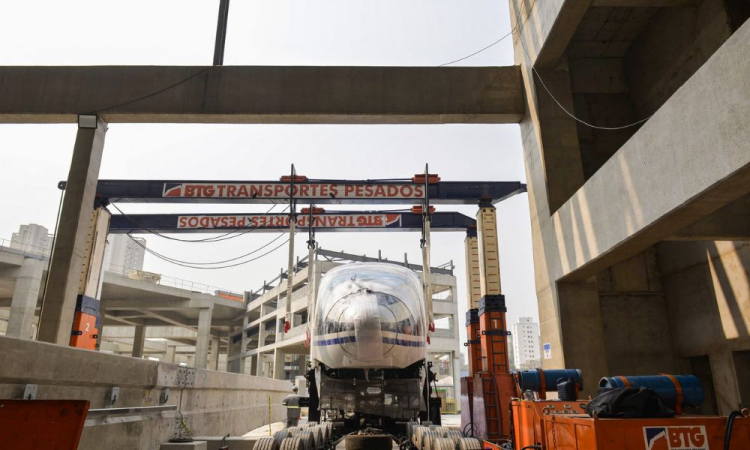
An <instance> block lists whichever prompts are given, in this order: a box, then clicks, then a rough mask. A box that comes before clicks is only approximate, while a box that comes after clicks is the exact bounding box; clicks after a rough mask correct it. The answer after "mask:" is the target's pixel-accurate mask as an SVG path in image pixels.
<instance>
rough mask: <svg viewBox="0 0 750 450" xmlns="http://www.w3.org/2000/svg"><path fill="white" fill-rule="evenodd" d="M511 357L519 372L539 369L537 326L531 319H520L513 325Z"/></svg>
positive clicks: (539, 352) (539, 356)
mask: <svg viewBox="0 0 750 450" xmlns="http://www.w3.org/2000/svg"><path fill="white" fill-rule="evenodd" d="M513 356H514V359H515V363H516V367H517V368H518V369H521V370H525V369H532V368H536V367H541V365H542V361H541V360H542V358H541V351H540V349H539V324H538V323H536V322H534V320H533V319H532V318H531V317H521V318H519V319H518V323H514V324H513Z"/></svg>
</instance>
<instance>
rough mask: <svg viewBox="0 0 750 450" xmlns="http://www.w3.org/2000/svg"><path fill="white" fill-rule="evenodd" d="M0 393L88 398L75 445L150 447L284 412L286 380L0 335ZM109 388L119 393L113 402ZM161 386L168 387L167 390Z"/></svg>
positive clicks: (247, 426)
mask: <svg viewBox="0 0 750 450" xmlns="http://www.w3.org/2000/svg"><path fill="white" fill-rule="evenodd" d="M0 355H3V358H2V359H3V361H2V364H0V398H8V399H20V398H21V397H22V396H23V392H24V388H25V386H26V384H29V383H31V384H36V385H38V388H37V394H36V398H37V399H40V400H41V399H59V398H75V399H85V400H88V401H89V402H91V406H90V409H89V413H88V416H87V418H86V425H85V427H84V429H83V435H82V437H81V442H80V445H79V447H78V448H79V449H81V450H89V449H90V450H94V449H102V448H106V449H108V450H132V449H158V448H159V446H160V444H162V443H163V442H166V441H168V440H169V439H171V438H172V437H174V436H175V435H176V434H177V433H179V432H180V431H181V429H183V428H182V425H181V419H184V422H185V425H186V426H187V428H189V429H190V431H191V433H192V434H193V435H195V436H200V435H203V436H219V435H222V436H223V435H226V434H231V435H233V436H242V435H243V434H245V433H247V432H248V431H249V430H252V429H255V428H257V427H259V426H261V425H264V424H265V423H267V421H268V417H269V410H268V404H269V399H270V403H271V411H270V415H271V420H273V421H278V420H281V419H282V418H283V417H285V410H284V407H283V406H282V405H281V400H282V399H283V398H284V396H286V395H287V394H288V391H289V382H286V381H278V380H272V379H267V378H258V377H252V376H248V375H240V374H233V373H226V372H215V371H210V370H201V369H192V368H187V367H180V366H177V365H174V364H167V363H162V362H156V361H148V360H143V359H134V358H128V357H122V356H115V355H108V354H104V353H101V352H93V351H88V350H80V349H76V348H70V347H61V346H53V345H50V344H47V343H42V342H34V341H26V340H20V339H12V338H8V337H0ZM113 388H119V393H118V394H117V396H116V397H115V398H114V401H113V396H112V393H113ZM167 390H168V391H167Z"/></svg>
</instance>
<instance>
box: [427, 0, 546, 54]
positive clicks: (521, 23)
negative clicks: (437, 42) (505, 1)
mask: <svg viewBox="0 0 750 450" xmlns="http://www.w3.org/2000/svg"><path fill="white" fill-rule="evenodd" d="M534 5H536V0H534V3H532V4H531V5H530V6H529V8H528V10H529V12H531V11H532V10H533V9H534ZM521 19H522V17H521V15H520V14H517V15H516V26H514V27H513V28H511V30H510V31H509V32H508V34H506V35H505V36H503V37H501V38H500V39H498V40H496V41H495V42H493V43H492V44H490V45H488V46H486V47H484V48H482V49H481V50H477V51H475V52H474V53H472V54H470V55H467V56H464V57H463V58H459V59H456V60H453V61H451V62H447V63H443V64H440V65H439V66H438V67H444V66H449V65H451V64H454V63H457V62H459V61H463V60H465V59H469V58H471V57H472V56H474V55H478V54H480V53H482V52H483V51H485V50H487V49H489V48H491V47H494V46H495V45H497V44H499V43H500V42H502V41H504V40H505V39H507V38H508V36H512V35H513V33H514V32H515V31H516V30H517V29H519V27H522V26H523V25H525V23H524V22H523V20H521Z"/></svg>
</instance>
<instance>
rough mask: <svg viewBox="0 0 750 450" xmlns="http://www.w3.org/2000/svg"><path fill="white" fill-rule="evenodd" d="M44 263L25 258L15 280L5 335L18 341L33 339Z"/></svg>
mask: <svg viewBox="0 0 750 450" xmlns="http://www.w3.org/2000/svg"><path fill="white" fill-rule="evenodd" d="M43 272H44V263H43V262H42V261H40V260H38V259H34V258H25V259H24V260H23V264H22V265H21V268H20V269H19V274H18V277H17V278H16V288H15V290H14V291H13V299H12V300H11V303H10V316H9V317H8V329H7V331H6V332H5V335H6V336H8V337H14V338H20V339H34V335H33V332H34V330H33V323H34V315H35V312H36V303H37V300H38V299H39V287H40V285H41V283H42V273H43Z"/></svg>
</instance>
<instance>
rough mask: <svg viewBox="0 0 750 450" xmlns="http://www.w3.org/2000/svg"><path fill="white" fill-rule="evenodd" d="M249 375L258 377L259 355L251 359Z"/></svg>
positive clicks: (248, 369)
mask: <svg viewBox="0 0 750 450" xmlns="http://www.w3.org/2000/svg"><path fill="white" fill-rule="evenodd" d="M248 366H249V367H248V368H247V373H248V374H250V375H256V374H257V372H258V355H253V356H251V357H250V364H248Z"/></svg>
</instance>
